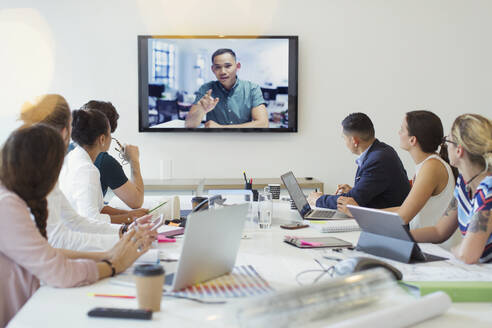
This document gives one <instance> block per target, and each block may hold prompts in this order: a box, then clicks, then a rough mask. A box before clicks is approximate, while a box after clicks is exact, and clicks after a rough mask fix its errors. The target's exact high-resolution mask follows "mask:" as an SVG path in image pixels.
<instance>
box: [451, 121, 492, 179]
mask: <svg viewBox="0 0 492 328" xmlns="http://www.w3.org/2000/svg"><path fill="white" fill-rule="evenodd" d="M451 134H452V136H453V138H454V141H456V143H458V144H459V145H461V146H463V148H465V150H466V151H467V152H468V154H469V155H470V160H471V161H472V162H473V163H478V164H481V165H482V166H484V167H485V168H487V171H489V172H491V171H492V121H491V120H489V119H488V118H486V117H483V116H481V115H478V114H463V115H460V116H458V117H457V118H456V119H455V120H454V123H453V127H452V128H451Z"/></svg>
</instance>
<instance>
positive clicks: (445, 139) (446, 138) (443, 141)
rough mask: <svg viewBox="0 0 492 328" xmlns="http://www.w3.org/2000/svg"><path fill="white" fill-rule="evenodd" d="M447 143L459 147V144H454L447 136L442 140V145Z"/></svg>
mask: <svg viewBox="0 0 492 328" xmlns="http://www.w3.org/2000/svg"><path fill="white" fill-rule="evenodd" d="M446 142H449V143H450V144H453V145H455V146H458V144H457V143H456V142H454V141H453V140H449V139H448V137H447V136H445V137H443V138H442V143H446Z"/></svg>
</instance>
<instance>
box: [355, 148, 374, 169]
mask: <svg viewBox="0 0 492 328" xmlns="http://www.w3.org/2000/svg"><path fill="white" fill-rule="evenodd" d="M372 145H373V143H372V144H371V145H370V146H369V147H367V149H366V150H364V152H363V153H362V154H360V155H359V157H357V158H356V159H355V163H357V166H359V167H360V166H361V165H362V163H364V159H365V158H366V155H367V152H368V151H369V149H370V148H371V147H372Z"/></svg>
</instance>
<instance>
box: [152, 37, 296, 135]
mask: <svg viewBox="0 0 492 328" xmlns="http://www.w3.org/2000/svg"><path fill="white" fill-rule="evenodd" d="M219 48H229V49H232V50H233V51H234V52H235V53H236V60H237V61H238V62H240V63H241V68H240V69H239V70H238V72H237V75H238V77H239V79H243V80H249V81H252V82H254V83H256V84H258V85H259V86H260V87H261V88H262V92H263V97H264V98H265V101H266V103H267V110H268V116H269V127H270V128H286V127H288V94H287V86H288V71H289V40H288V39H149V42H148V56H149V58H148V65H149V67H148V69H149V75H148V76H149V126H150V127H152V126H155V127H157V125H160V126H159V127H161V126H162V123H166V122H169V121H173V120H184V119H185V118H186V115H187V112H188V111H189V108H190V107H191V104H192V103H193V102H194V100H195V92H196V91H197V90H198V89H199V88H200V87H201V86H202V85H203V84H204V83H206V82H209V81H215V80H217V79H216V77H215V75H214V74H213V72H212V70H211V65H212V61H211V56H212V54H213V52H214V51H215V50H217V49H219ZM163 85H164V91H162V89H163V87H162V86H163Z"/></svg>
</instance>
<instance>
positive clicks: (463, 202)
mask: <svg viewBox="0 0 492 328" xmlns="http://www.w3.org/2000/svg"><path fill="white" fill-rule="evenodd" d="M465 186H466V185H465V181H464V179H463V177H462V176H461V175H460V176H459V177H458V180H457V181H456V187H455V189H454V197H455V198H456V200H457V201H458V223H459V228H460V231H461V234H462V235H463V237H464V236H466V232H467V230H468V226H469V224H470V222H471V220H472V218H473V216H474V215H475V214H476V213H477V212H479V211H487V210H490V209H492V176H490V175H489V176H487V177H485V179H483V180H482V181H481V182H480V185H479V186H478V188H477V190H476V192H475V195H474V196H473V198H472V199H470V198H469V193H468V192H467V191H466V189H465ZM480 262H482V263H485V262H492V234H491V235H490V236H489V239H488V240H487V243H486V245H485V249H484V251H483V253H482V256H481V257H480Z"/></svg>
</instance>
